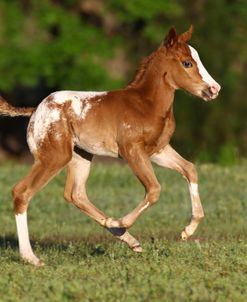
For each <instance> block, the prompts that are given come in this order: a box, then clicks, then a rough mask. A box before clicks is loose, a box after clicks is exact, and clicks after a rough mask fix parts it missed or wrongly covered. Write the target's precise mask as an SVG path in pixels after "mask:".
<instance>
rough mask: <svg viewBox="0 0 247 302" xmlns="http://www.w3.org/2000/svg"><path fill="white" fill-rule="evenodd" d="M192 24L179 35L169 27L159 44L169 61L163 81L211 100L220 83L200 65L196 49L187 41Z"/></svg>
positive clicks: (214, 96) (215, 94) (215, 95)
mask: <svg viewBox="0 0 247 302" xmlns="http://www.w3.org/2000/svg"><path fill="white" fill-rule="evenodd" d="M192 31H193V28H192V26H191V27H190V28H189V30H188V31H187V32H185V33H183V34H181V35H177V34H176V31H175V29H174V28H171V29H170V31H169V33H168V35H167V37H166V38H165V40H164V43H163V45H162V46H161V48H162V50H165V52H166V57H167V59H168V61H169V64H167V68H166V71H165V81H166V82H167V83H168V84H170V85H171V86H172V87H174V88H176V89H178V88H182V89H185V90H186V91H188V92H190V93H192V94H194V95H196V96H199V97H201V98H203V99H204V100H206V101H209V100H213V99H215V98H216V97H217V95H218V93H219V91H220V88H221V87H220V85H219V84H218V83H217V82H216V81H215V80H214V79H213V78H212V77H211V76H210V75H209V73H208V72H207V70H206V69H205V68H204V66H203V65H202V62H201V60H200V58H199V55H198V53H197V51H196V50H195V49H194V48H193V47H192V46H190V45H188V44H187V42H188V41H189V40H190V38H191V35H192Z"/></svg>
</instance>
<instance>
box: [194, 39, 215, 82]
mask: <svg viewBox="0 0 247 302" xmlns="http://www.w3.org/2000/svg"><path fill="white" fill-rule="evenodd" d="M189 48H190V52H191V56H192V58H193V60H194V61H195V62H196V64H197V67H198V70H199V73H200V75H201V77H202V79H203V81H204V82H206V83H207V84H208V85H209V86H210V87H211V86H212V85H215V84H216V85H218V86H219V84H218V83H217V82H216V81H215V80H214V79H213V78H212V77H211V75H210V74H209V73H208V72H207V70H206V69H205V67H204V66H203V64H202V62H201V60H200V57H199V54H198V52H197V51H196V50H195V48H193V47H192V46H190V45H189Z"/></svg>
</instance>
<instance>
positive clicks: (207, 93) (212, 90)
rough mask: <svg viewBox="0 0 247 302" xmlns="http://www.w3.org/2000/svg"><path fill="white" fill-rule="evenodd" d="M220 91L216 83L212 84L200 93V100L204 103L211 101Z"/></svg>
mask: <svg viewBox="0 0 247 302" xmlns="http://www.w3.org/2000/svg"><path fill="white" fill-rule="evenodd" d="M220 89H221V87H220V85H219V84H218V83H213V84H212V85H210V86H207V87H206V88H205V89H203V90H202V91H201V95H202V98H203V99H204V100H205V101H212V100H214V99H215V98H216V97H217V96H218V94H219V92H220Z"/></svg>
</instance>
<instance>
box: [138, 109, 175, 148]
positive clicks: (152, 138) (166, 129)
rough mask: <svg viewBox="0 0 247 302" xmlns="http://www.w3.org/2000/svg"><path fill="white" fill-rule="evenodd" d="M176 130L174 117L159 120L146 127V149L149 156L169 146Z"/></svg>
mask: <svg viewBox="0 0 247 302" xmlns="http://www.w3.org/2000/svg"><path fill="white" fill-rule="evenodd" d="M174 130H175V120H174V117H173V115H169V116H167V117H165V118H162V117H160V118H158V119H156V120H153V121H152V123H150V124H149V125H146V126H145V127H144V142H145V149H146V152H147V153H148V154H153V153H155V152H157V151H158V150H160V149H162V148H164V147H165V146H166V145H168V144H169V142H170V139H171V137H172V135H173V133H174Z"/></svg>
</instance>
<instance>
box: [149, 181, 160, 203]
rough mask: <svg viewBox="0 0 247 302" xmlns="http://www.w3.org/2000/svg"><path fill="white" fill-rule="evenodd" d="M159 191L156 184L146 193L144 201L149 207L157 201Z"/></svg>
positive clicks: (158, 185) (158, 186)
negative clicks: (148, 203) (145, 200)
mask: <svg viewBox="0 0 247 302" xmlns="http://www.w3.org/2000/svg"><path fill="white" fill-rule="evenodd" d="M160 191H161V187H160V184H156V185H155V186H153V187H152V188H151V189H150V190H149V191H148V193H147V195H146V199H147V201H148V202H150V204H151V205H152V204H154V203H156V202H157V201H158V200H159V198H160Z"/></svg>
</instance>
